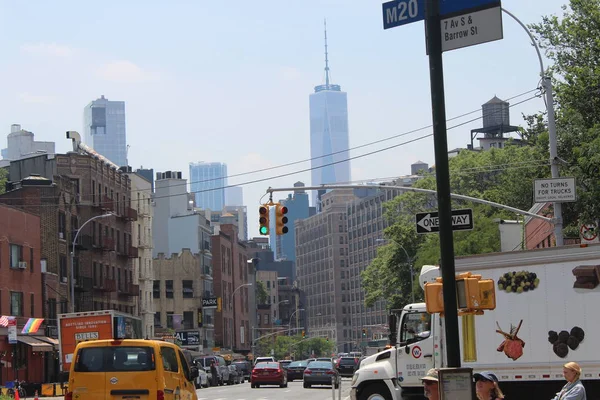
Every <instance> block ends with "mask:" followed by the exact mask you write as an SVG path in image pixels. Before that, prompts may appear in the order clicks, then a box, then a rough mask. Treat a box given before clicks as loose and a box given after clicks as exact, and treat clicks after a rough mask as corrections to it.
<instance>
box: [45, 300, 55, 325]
mask: <svg viewBox="0 0 600 400" xmlns="http://www.w3.org/2000/svg"><path fill="white" fill-rule="evenodd" d="M45 317H46V318H48V320H49V321H50V322H49V324H48V325H52V326H56V325H57V324H56V322H57V321H56V299H48V314H47V315H45Z"/></svg>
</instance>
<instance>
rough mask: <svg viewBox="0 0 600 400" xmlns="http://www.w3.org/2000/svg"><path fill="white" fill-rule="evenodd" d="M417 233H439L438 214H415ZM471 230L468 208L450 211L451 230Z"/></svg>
mask: <svg viewBox="0 0 600 400" xmlns="http://www.w3.org/2000/svg"><path fill="white" fill-rule="evenodd" d="M416 221H417V233H434V232H439V231H440V218H439V216H438V212H437V211H434V212H427V213H417V215H416ZM471 229H473V210H472V209H470V208H465V209H460V210H452V230H453V231H464V230H471Z"/></svg>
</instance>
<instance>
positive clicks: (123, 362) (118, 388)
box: [65, 339, 198, 400]
mask: <svg viewBox="0 0 600 400" xmlns="http://www.w3.org/2000/svg"><path fill="white" fill-rule="evenodd" d="M197 376H198V369H197V368H196V367H191V366H189V365H188V363H187V361H186V359H185V356H184V354H183V352H182V351H181V349H180V348H179V347H178V346H176V345H174V344H172V343H168V342H163V341H159V340H141V339H125V340H92V341H88V342H81V343H79V344H78V345H77V347H76V348H75V354H74V357H73V362H72V364H71V370H70V373H69V389H68V392H67V395H66V396H65V400H109V399H110V400H122V399H129V400H131V399H139V400H198V397H197V396H196V388H195V387H194V379H196V377H197Z"/></svg>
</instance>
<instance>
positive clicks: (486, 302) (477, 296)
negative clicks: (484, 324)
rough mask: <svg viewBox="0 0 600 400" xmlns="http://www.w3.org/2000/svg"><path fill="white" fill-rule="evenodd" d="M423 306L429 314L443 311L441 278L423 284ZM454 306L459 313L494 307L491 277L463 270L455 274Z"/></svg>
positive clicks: (471, 312) (493, 287)
mask: <svg viewBox="0 0 600 400" xmlns="http://www.w3.org/2000/svg"><path fill="white" fill-rule="evenodd" d="M425 306H426V309H427V312H428V313H429V314H434V313H443V312H444V298H443V283H442V278H436V281H435V282H428V283H426V284H425ZM456 308H457V309H458V310H460V313H461V314H482V313H483V310H493V309H495V308H496V287H495V285H494V280H493V279H481V275H475V274H472V273H470V272H465V273H463V274H459V275H457V276H456Z"/></svg>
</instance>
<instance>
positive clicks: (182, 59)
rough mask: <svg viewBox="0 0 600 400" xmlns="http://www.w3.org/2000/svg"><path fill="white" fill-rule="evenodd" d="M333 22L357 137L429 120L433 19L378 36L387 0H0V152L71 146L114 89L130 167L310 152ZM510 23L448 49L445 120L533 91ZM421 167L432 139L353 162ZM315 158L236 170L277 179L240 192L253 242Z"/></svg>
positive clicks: (529, 18) (355, 175) (526, 58)
mask: <svg viewBox="0 0 600 400" xmlns="http://www.w3.org/2000/svg"><path fill="white" fill-rule="evenodd" d="M455 1H465V0H455ZM566 2H567V0H526V1H523V0H505V1H503V3H502V6H503V7H504V8H506V9H507V10H508V11H510V12H511V13H513V14H515V15H516V16H517V17H518V18H519V19H521V21H522V22H523V23H525V24H529V23H537V22H540V21H541V18H542V16H544V15H551V14H556V15H561V14H562V10H561V6H562V5H563V4H565V3H566ZM325 18H326V19H327V29H328V32H327V35H328V41H329V43H328V44H329V60H330V69H331V79H332V83H335V84H339V85H341V87H342V90H344V91H346V92H347V93H348V113H349V117H348V119H349V130H350V146H351V147H355V146H360V145H363V144H366V143H369V142H372V141H376V140H381V139H385V138H389V137H392V136H396V135H399V134H402V133H405V132H408V131H412V130H415V129H419V128H425V127H427V126H429V125H431V118H432V117H431V97H430V85H429V68H428V58H427V56H426V53H425V30H424V24H423V22H415V23H412V24H409V25H405V26H400V27H396V28H393V29H388V30H384V29H383V22H382V21H383V17H382V11H381V2H380V1H366V0H350V1H349V0H303V1H290V2H288V1H272V0H257V1H253V2H248V1H208V0H197V1H192V0H188V1H183V0H173V1H169V2H164V1H155V0H145V1H141V0H129V1H126V2H125V1H116V0H106V1H103V2H102V3H90V2H82V1H67V0H64V1H55V2H47V1H42V0H37V1H36V0H31V1H27V2H10V1H8V0H0V33H1V34H0V54H2V57H1V59H2V61H1V62H0V93H2V96H0V110H2V111H1V112H0V147H2V148H4V147H6V139H5V137H6V135H8V133H10V125H11V124H21V125H22V128H23V129H26V130H28V131H31V132H33V133H34V134H35V140H38V141H54V142H56V150H57V152H67V151H69V150H71V143H70V140H67V139H65V131H67V130H76V131H79V132H80V133H83V127H82V124H83V108H84V107H85V106H86V105H87V104H88V103H89V102H90V101H92V100H94V99H96V98H99V97H100V96H101V95H104V96H105V97H107V98H108V99H109V100H121V101H125V103H126V104H125V107H126V120H127V142H128V144H129V145H130V148H129V153H128V159H129V164H130V165H131V166H132V167H133V168H134V169H135V168H140V167H144V168H154V170H155V171H168V170H172V171H182V172H183V176H184V178H187V177H188V175H189V163H190V162H197V161H210V162H225V163H227V166H228V172H229V174H230V175H238V174H244V173H247V172H251V171H254V170H257V169H262V168H268V167H275V166H278V165H281V164H285V163H290V162H293V161H302V160H307V159H309V158H310V135H309V112H308V97H309V95H310V94H311V93H313V91H314V86H316V85H319V84H322V83H324V80H325V75H324V46H323V20H324V19H325ZM502 23H503V36H504V37H503V39H502V40H498V41H495V42H490V43H484V44H479V45H476V46H471V47H467V48H462V49H457V50H452V51H449V52H446V53H444V57H443V58H444V81H445V99H446V114H447V116H448V118H452V117H455V116H458V115H462V114H465V113H468V112H472V111H478V110H479V111H478V112H477V113H475V114H471V115H469V116H467V117H464V118H461V119H456V120H453V121H451V122H449V123H448V127H451V126H453V125H456V124H457V123H461V122H465V121H467V120H469V119H473V118H475V117H478V116H481V113H480V110H481V104H483V103H485V102H486V101H488V100H490V99H491V98H492V97H493V96H494V95H496V96H498V97H500V98H501V99H507V98H511V97H513V96H517V95H519V94H522V93H524V92H528V91H530V90H532V89H535V88H536V87H538V84H539V72H540V69H539V64H538V59H537V56H536V53H535V49H534V47H533V46H532V45H531V43H530V41H529V38H528V36H527V33H526V32H525V31H524V30H523V28H521V27H520V26H519V25H518V24H517V23H516V22H515V21H513V20H512V19H511V18H509V17H508V16H507V15H506V14H503V22H502ZM544 62H545V63H546V65H548V60H544ZM531 95H532V93H530V94H528V95H525V96H521V97H517V98H515V99H513V100H510V103H511V104H514V103H516V102H519V101H521V100H527V99H528V98H529V97H530V96H531ZM544 107H545V106H544V102H543V100H542V99H541V98H534V99H532V100H528V101H526V102H524V103H523V104H519V105H515V106H514V107H512V108H511V113H510V116H511V124H513V125H522V124H523V118H522V114H533V113H536V112H539V111H541V110H543V109H544ZM481 126H482V124H481V121H474V122H472V123H468V124H465V125H462V126H460V127H457V128H454V129H450V130H448V147H449V149H453V148H457V147H465V146H466V145H467V143H470V131H471V129H474V128H478V127H481ZM2 132H4V133H2ZM429 133H431V130H430V129H424V130H422V131H418V132H415V133H412V134H408V135H406V136H402V137H398V138H395V139H391V140H389V141H386V142H383V143H380V144H377V145H374V146H371V147H367V148H362V149H358V150H353V151H351V156H359V155H361V154H364V153H366V152H369V151H373V150H376V149H381V148H383V147H387V146H390V145H397V144H400V143H403V142H405V141H408V140H412V139H416V138H418V137H420V136H423V135H426V134H429ZM416 161H424V162H426V163H428V164H429V165H433V164H434V150H433V140H432V138H431V137H428V138H425V139H422V140H417V141H414V142H412V143H409V144H405V145H400V146H397V147H395V148H393V149H390V150H387V151H382V152H379V153H377V154H376V155H371V156H367V157H363V158H359V159H355V160H352V161H351V171H352V180H353V181H360V180H378V179H381V178H391V177H395V176H401V175H408V174H410V165H411V164H412V163H414V162H416ZM309 167H310V163H309V162H303V163H299V164H296V165H293V166H289V167H285V168H279V169H274V170H271V171H267V172H262V173H255V174H247V175H242V176H236V177H231V178H230V179H229V183H230V184H241V183H244V182H248V181H254V180H258V179H267V180H265V181H263V182H258V183H253V184H249V185H245V186H244V203H245V205H246V206H248V219H249V222H248V225H249V234H250V236H251V237H252V236H257V233H258V221H257V220H258V210H257V207H258V205H259V203H260V201H261V197H262V196H263V195H264V194H265V191H266V189H267V188H269V187H273V188H277V187H280V188H281V187H291V186H293V184H294V183H295V182H297V181H303V182H304V183H305V184H306V185H309V184H310V173H309V172H308V171H305V172H300V173H296V172H297V171H302V170H307V169H308V168H309ZM288 173H292V175H289V176H286V177H281V178H272V177H274V176H276V175H281V174H288ZM286 196H287V194H286V193H281V194H275V196H274V200H278V199H279V198H285V197H286ZM264 200H265V199H263V201H264Z"/></svg>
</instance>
